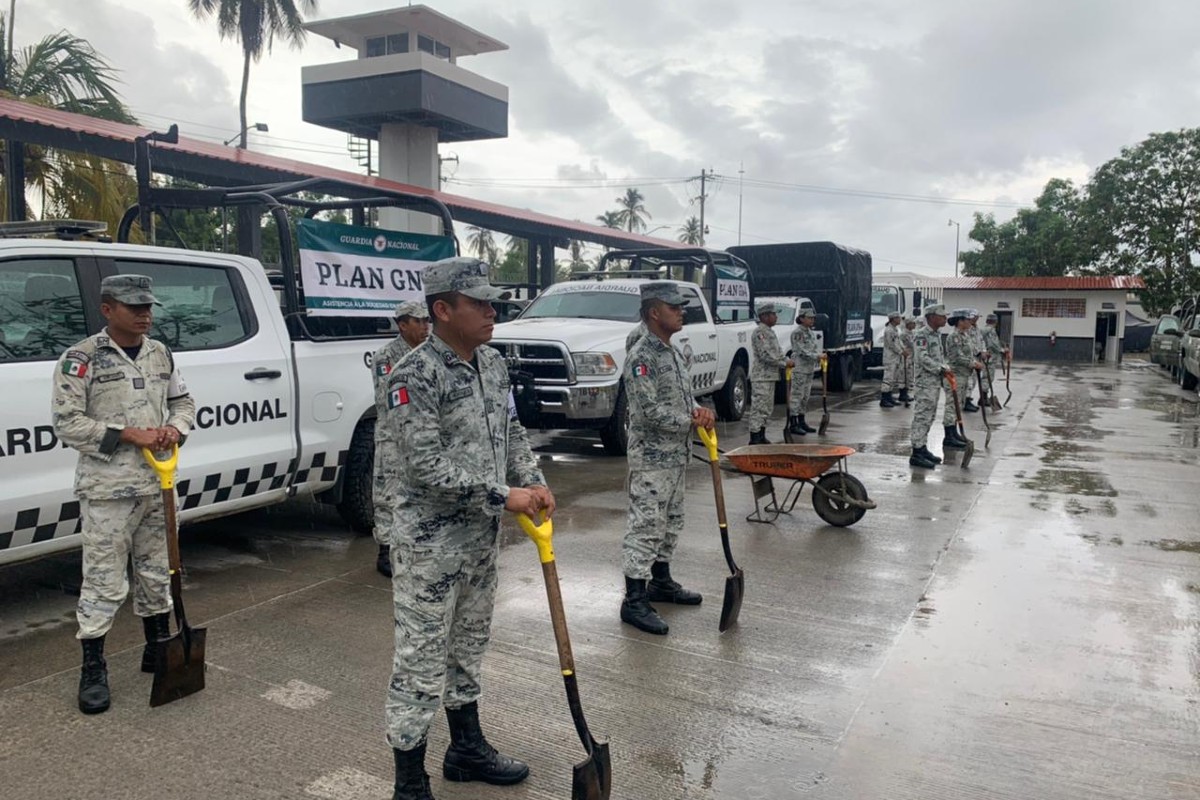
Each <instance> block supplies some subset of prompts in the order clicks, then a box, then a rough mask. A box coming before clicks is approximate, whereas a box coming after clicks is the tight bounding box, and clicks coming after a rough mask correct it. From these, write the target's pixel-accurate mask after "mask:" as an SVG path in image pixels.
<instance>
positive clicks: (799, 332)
mask: <svg viewBox="0 0 1200 800" xmlns="http://www.w3.org/2000/svg"><path fill="white" fill-rule="evenodd" d="M820 357H821V346H820V344H818V342H817V334H816V331H815V330H814V329H812V328H808V327H805V326H804V325H797V326H796V329H795V330H794V331H792V358H794V359H795V360H797V361H799V360H801V359H803V360H805V361H812V362H814V363H815V362H816V360H817V359H818V358H820Z"/></svg>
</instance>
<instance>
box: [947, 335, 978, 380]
mask: <svg viewBox="0 0 1200 800" xmlns="http://www.w3.org/2000/svg"><path fill="white" fill-rule="evenodd" d="M946 361H947V362H949V364H950V366H951V367H953V368H954V369H955V370H957V371H959V372H970V371H971V370H972V369H973V365H974V364H975V342H974V337H972V336H971V332H970V331H954V332H953V333H951V334H950V335H949V336H948V337H946Z"/></svg>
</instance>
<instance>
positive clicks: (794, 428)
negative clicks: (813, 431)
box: [787, 414, 808, 436]
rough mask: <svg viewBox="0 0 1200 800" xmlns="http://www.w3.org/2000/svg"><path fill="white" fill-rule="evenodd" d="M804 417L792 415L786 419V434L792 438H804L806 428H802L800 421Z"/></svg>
mask: <svg viewBox="0 0 1200 800" xmlns="http://www.w3.org/2000/svg"><path fill="white" fill-rule="evenodd" d="M803 419H804V417H802V416H800V415H799V414H792V415H791V416H789V417H788V424H787V432H788V433H790V434H791V435H792V436H804V435H805V434H807V433H808V428H805V427H804V423H803V422H802V420H803Z"/></svg>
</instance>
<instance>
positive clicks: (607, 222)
mask: <svg viewBox="0 0 1200 800" xmlns="http://www.w3.org/2000/svg"><path fill="white" fill-rule="evenodd" d="M596 221H597V222H599V223H600V224H601V225H603V226H604V227H606V228H612V229H613V230H618V231H619V230H621V226H622V225H623V224H624V223H622V222H621V212H620V211H605V212H604V213H603V214H597V215H596Z"/></svg>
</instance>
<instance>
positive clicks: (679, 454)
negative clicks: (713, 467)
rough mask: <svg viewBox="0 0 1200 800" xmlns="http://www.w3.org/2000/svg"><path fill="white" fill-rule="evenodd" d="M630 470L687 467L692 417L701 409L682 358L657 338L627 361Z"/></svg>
mask: <svg viewBox="0 0 1200 800" xmlns="http://www.w3.org/2000/svg"><path fill="white" fill-rule="evenodd" d="M624 380H625V394H626V398H627V402H628V403H629V468H630V469H631V470H632V469H668V468H675V467H687V463H688V457H689V455H690V453H691V443H690V442H689V438H690V435H689V434H690V433H691V430H692V412H693V411H694V410H695V409H696V408H698V406H697V404H696V400H695V398H694V397H692V386H691V381H690V379H689V378H688V371H687V364H686V363H684V360H683V356H682V355H681V354H680V353H679V351H678V350H676V349H675V348H674V347H672V346H671V345H669V344H667V343H666V342H664V341H663V340H662V339H659V338H658V337H657V336H654V335H653V334H648V335H646V336H643V337H642V338H641V339H639V340H638V341H637V344H635V345H634V347H633V350H631V351H630V352H629V355H628V357H627V358H626V359H625V375H624Z"/></svg>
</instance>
